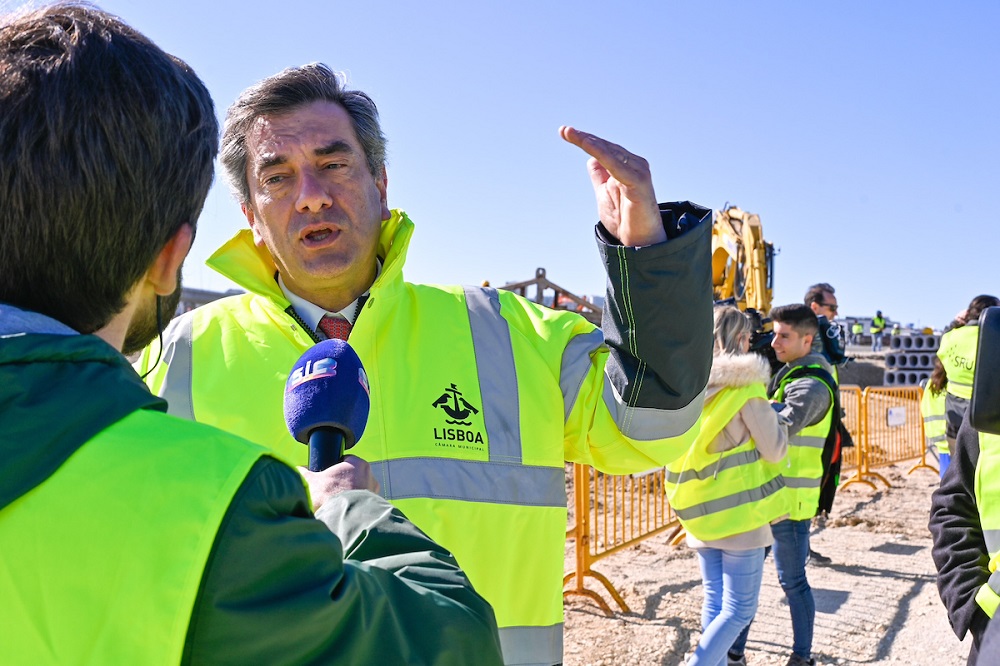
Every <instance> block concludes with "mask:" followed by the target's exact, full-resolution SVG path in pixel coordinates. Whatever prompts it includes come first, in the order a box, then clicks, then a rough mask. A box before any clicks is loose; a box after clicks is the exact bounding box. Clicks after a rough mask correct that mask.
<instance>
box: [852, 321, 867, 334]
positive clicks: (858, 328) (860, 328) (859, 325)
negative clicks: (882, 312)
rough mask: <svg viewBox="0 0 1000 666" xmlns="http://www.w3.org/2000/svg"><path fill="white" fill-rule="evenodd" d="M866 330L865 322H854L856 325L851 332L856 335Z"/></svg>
mask: <svg viewBox="0 0 1000 666" xmlns="http://www.w3.org/2000/svg"><path fill="white" fill-rule="evenodd" d="M864 332H865V327H864V324H862V323H861V322H860V321H856V322H854V325H853V326H851V333H854V335H861V334H862V333H864Z"/></svg>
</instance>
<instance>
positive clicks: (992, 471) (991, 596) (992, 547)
mask: <svg viewBox="0 0 1000 666" xmlns="http://www.w3.org/2000/svg"><path fill="white" fill-rule="evenodd" d="M959 330H960V329H959ZM950 383H951V382H950V381H949V384H950ZM998 475H1000V436H997V435H988V434H986V433H982V432H981V433H979V462H977V463H976V480H975V485H974V488H975V493H976V507H977V508H978V509H979V524H980V526H981V527H982V529H983V539H984V540H985V541H986V551H987V553H988V554H989V557H990V562H989V569H990V573H991V575H990V578H989V580H988V581H987V582H986V583H985V584H984V585H983V586H982V587H980V588H979V592H978V593H977V594H976V603H978V604H979V607H980V608H982V609H983V610H984V611H985V612H986V614H987V615H989V616H990V617H993V615H994V613H996V610H997V607H998V606H1000V572H998V571H997V564H998V561H1000V484H997V482H996V480H997V479H998V478H1000V476H998Z"/></svg>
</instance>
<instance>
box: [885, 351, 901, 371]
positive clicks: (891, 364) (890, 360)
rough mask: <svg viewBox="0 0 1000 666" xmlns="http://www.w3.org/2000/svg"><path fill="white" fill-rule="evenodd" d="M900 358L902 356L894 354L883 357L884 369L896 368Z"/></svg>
mask: <svg viewBox="0 0 1000 666" xmlns="http://www.w3.org/2000/svg"><path fill="white" fill-rule="evenodd" d="M902 356H903V355H902V354H894V353H892V352H889V353H888V354H886V355H885V367H886V368H895V367H897V366H898V365H899V359H900V358H901V357H902Z"/></svg>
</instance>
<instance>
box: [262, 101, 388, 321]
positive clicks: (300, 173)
mask: <svg viewBox="0 0 1000 666" xmlns="http://www.w3.org/2000/svg"><path fill="white" fill-rule="evenodd" d="M246 145H247V174H246V175H247V183H248V185H249V189H250V205H248V206H246V205H245V206H244V210H243V212H244V214H245V215H246V217H247V221H248V222H249V223H250V228H251V229H252V230H253V234H254V240H255V241H256V242H257V244H258V245H261V244H262V245H264V246H266V247H267V249H268V251H269V252H270V253H271V256H272V257H273V258H274V263H275V265H276V266H277V268H278V272H279V273H281V277H282V279H283V280H284V282H285V284H286V285H287V286H288V288H289V289H291V290H292V291H293V292H294V293H296V294H298V295H299V296H302V297H303V298H305V299H307V300H309V301H311V302H313V303H316V304H317V305H320V306H323V307H327V308H328V309H333V308H334V307H335V305H339V307H337V308H336V309H340V308H342V307H345V306H346V305H348V304H349V303H350V302H351V301H352V300H354V299H355V298H357V297H358V296H360V295H361V294H363V293H364V292H365V290H366V289H367V288H368V287H369V286H370V285H371V283H372V281H373V280H374V278H375V255H376V251H377V249H378V237H379V231H380V229H381V226H382V225H381V223H382V221H383V220H387V219H389V208H388V206H387V205H386V178H385V173H384V172H383V173H382V174H381V176H380V177H379V178H375V177H373V176H372V174H371V172H370V171H369V170H368V162H367V160H366V158H365V153H364V150H363V149H362V147H361V144H360V142H359V141H358V139H357V136H356V135H355V132H354V127H353V125H352V123H351V118H350V116H349V115H348V114H347V112H346V111H345V110H344V109H343V107H341V106H340V105H339V104H335V103H332V102H323V101H320V102H311V103H309V104H306V105H304V106H301V107H299V108H296V109H294V110H292V111H291V112H289V113H285V114H282V115H277V116H262V117H261V118H258V119H257V122H256V123H254V125H253V126H252V127H251V129H250V131H249V132H248V133H247V138H246ZM344 299H346V300H344ZM341 303H342V304H341Z"/></svg>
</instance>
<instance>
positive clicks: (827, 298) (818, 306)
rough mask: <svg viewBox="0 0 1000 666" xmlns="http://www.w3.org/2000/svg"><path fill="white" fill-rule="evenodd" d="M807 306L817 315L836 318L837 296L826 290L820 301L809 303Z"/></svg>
mask: <svg viewBox="0 0 1000 666" xmlns="http://www.w3.org/2000/svg"><path fill="white" fill-rule="evenodd" d="M809 307H811V308H812V311H813V312H815V313H816V314H817V315H823V316H824V317H826V318H827V319H829V320H830V321H833V320H834V319H836V318H837V307H838V306H837V297H836V296H834V295H833V294H831V293H830V292H828V291H824V292H823V301H822V302H821V303H816V302H813V303H810V304H809Z"/></svg>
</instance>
